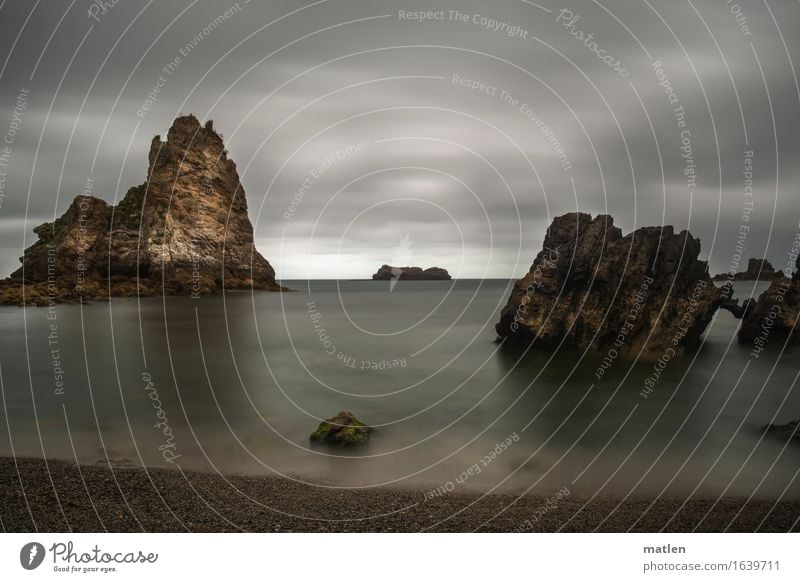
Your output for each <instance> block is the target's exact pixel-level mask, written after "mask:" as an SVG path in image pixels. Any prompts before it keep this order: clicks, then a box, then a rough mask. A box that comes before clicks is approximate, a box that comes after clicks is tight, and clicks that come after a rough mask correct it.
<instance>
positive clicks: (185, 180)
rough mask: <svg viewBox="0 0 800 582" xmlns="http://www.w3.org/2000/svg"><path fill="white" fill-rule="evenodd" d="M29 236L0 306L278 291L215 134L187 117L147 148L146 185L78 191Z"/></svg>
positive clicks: (0, 289)
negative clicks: (105, 192)
mask: <svg viewBox="0 0 800 582" xmlns="http://www.w3.org/2000/svg"><path fill="white" fill-rule="evenodd" d="M34 232H35V233H36V234H37V235H38V236H39V240H38V242H36V243H35V244H34V245H33V246H31V247H29V248H28V249H26V250H25V253H24V256H23V257H22V258H21V259H20V261H21V262H22V263H23V266H22V267H21V268H20V269H19V270H18V271H16V272H15V273H13V274H12V275H11V278H10V279H7V280H5V281H3V282H2V284H0V302H2V303H21V302H22V301H23V300H22V295H23V289H24V293H25V301H26V302H28V303H34V304H42V303H46V302H53V301H69V300H77V299H78V298H79V297H83V298H87V299H99V298H106V297H109V296H130V295H136V294H140V295H154V294H160V293H166V294H178V295H181V294H185V295H189V294H207V293H216V292H219V291H221V290H222V289H244V288H246V289H251V288H254V289H266V290H279V289H280V287H279V286H278V285H277V284H276V282H275V272H274V270H273V269H272V267H271V266H270V264H269V263H268V262H267V260H266V259H265V258H264V257H262V256H261V255H260V254H259V253H258V251H257V250H256V249H255V247H254V243H253V226H252V224H251V223H250V219H249V217H248V213H247V200H246V199H245V193H244V189H243V188H242V185H241V183H240V182H239V174H238V172H237V171H236V164H235V163H234V162H233V161H232V160H230V159H228V153H227V151H226V150H225V146H224V144H223V142H222V137H221V136H220V135H219V134H218V133H216V132H215V131H214V129H213V126H212V123H211V122H208V123H207V124H206V125H205V127H203V126H201V125H200V122H199V121H198V120H197V119H196V118H195V117H194V116H192V115H189V116H186V117H179V118H178V119H176V120H175V122H174V123H173V125H172V127H171V128H170V130H169V133H168V134H167V140H166V141H161V138H160V137H159V136H156V137H155V138H154V139H153V141H152V144H151V146H150V155H149V167H148V172H147V181H146V182H145V183H144V184H142V185H140V186H136V187H134V188H131V189H130V190H129V191H128V193H127V194H126V196H125V197H124V199H123V200H122V201H121V202H120V203H119V204H118V205H117V206H116V207H113V206H110V205H108V204H106V203H105V202H104V201H103V200H100V199H98V198H94V197H91V196H78V197H77V198H76V199H75V200H74V202H73V203H72V205H71V206H70V207H69V209H67V211H66V212H65V213H64V215H63V216H61V218H59V219H58V220H56V221H55V222H54V223H47V224H43V225H41V226H39V227H37V228H36V229H34Z"/></svg>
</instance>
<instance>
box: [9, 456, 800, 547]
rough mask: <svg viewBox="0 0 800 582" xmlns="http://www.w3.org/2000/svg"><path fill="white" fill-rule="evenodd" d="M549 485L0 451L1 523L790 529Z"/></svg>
mask: <svg viewBox="0 0 800 582" xmlns="http://www.w3.org/2000/svg"><path fill="white" fill-rule="evenodd" d="M556 496H557V492H553V494H552V495H549V496H541V495H525V496H523V497H521V498H519V499H517V496H513V495H505V494H497V495H495V494H492V495H486V496H481V495H480V494H475V493H447V494H445V495H442V496H439V497H434V498H432V499H426V497H427V496H426V495H425V491H423V490H415V489H387V488H370V489H339V488H325V487H317V486H309V485H303V484H301V483H297V482H295V481H291V480H289V479H283V478H273V477H253V476H221V475H217V474H211V473H193V472H185V471H180V470H169V469H149V468H148V469H146V470H145V469H141V468H137V469H117V468H115V469H114V470H113V471H112V470H111V469H110V468H109V467H108V466H103V467H99V466H80V467H79V466H77V465H74V464H70V463H66V462H63V461H52V460H51V461H47V462H45V461H43V460H41V459H16V460H15V459H13V458H7V457H3V458H0V525H2V529H3V531H6V532H33V531H47V532H67V531H74V532H102V531H109V532H142V531H144V532H186V531H191V532H229V531H230V532H238V531H247V532H423V531H425V532H471V531H483V532H515V531H531V532H553V531H565V532H591V531H603V532H624V531H638V532H658V531H667V532H689V531H702V532H720V531H732V532H754V531H763V532H787V531H800V526H798V521H800V502H795V501H781V502H778V503H773V502H770V501H751V502H749V503H748V502H746V500H738V499H722V500H720V501H717V502H715V501H714V500H699V499H692V500H689V501H687V502H686V503H685V505H683V504H684V500H680V499H658V500H655V501H654V500H653V499H650V498H641V497H640V498H635V499H633V498H629V499H628V500H626V501H624V502H620V500H619V499H615V498H608V497H604V498H596V499H594V500H592V501H591V502H588V500H587V499H580V498H577V497H574V496H570V495H562V499H556ZM548 500H550V503H549V507H548ZM587 502H588V503H587ZM682 505H683V506H682Z"/></svg>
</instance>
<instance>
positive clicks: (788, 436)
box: [761, 420, 800, 442]
mask: <svg viewBox="0 0 800 582" xmlns="http://www.w3.org/2000/svg"><path fill="white" fill-rule="evenodd" d="M761 432H763V433H764V434H768V435H772V436H776V437H778V438H780V439H783V440H787V441H788V440H792V439H795V440H797V441H798V442H800V420H793V421H792V422H789V423H787V424H768V425H767V426H765V427H763V428H762V429H761Z"/></svg>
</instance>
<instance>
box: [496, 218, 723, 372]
mask: <svg viewBox="0 0 800 582" xmlns="http://www.w3.org/2000/svg"><path fill="white" fill-rule="evenodd" d="M699 254H700V241H699V240H698V239H695V238H694V237H692V236H691V234H689V232H687V231H683V232H680V233H678V234H676V233H675V232H674V229H673V228H672V227H671V226H664V227H656V226H650V227H644V228H639V229H637V230H636V231H634V232H632V233H630V234H628V235H627V236H623V235H622V232H621V231H620V229H619V228H616V227H615V226H614V221H613V218H611V217H610V216H605V215H600V216H597V217H595V218H594V219H593V218H592V217H591V216H590V215H589V214H584V213H571V214H566V215H564V216H560V217H558V218H556V219H555V220H553V223H552V224H551V225H550V227H549V228H548V230H547V234H546V236H545V240H544V248H543V249H542V251H541V252H540V253H539V254H538V255H537V257H536V260H535V261H534V263H533V265H532V266H531V269H530V271H529V272H528V274H527V275H525V277H523V278H522V279H520V280H519V281H517V283H516V284H515V286H514V289H513V291H512V293H511V297H510V298H509V300H508V303H507V304H506V306H505V307H504V308H503V310H502V313H501V318H500V322H499V323H498V324H497V325H496V331H497V334H498V339H499V340H505V341H506V342H510V343H519V344H524V345H528V344H531V343H533V344H534V345H535V346H541V347H545V348H550V349H553V348H557V347H560V346H565V347H571V348H577V349H581V350H584V349H594V350H598V351H599V350H602V351H604V352H608V353H611V352H613V355H614V357H617V356H621V355H623V354H626V353H633V354H639V353H640V352H641V354H642V357H645V358H651V359H657V358H662V357H673V356H676V355H679V354H681V353H682V352H683V351H684V350H685V349H687V348H688V347H689V346H692V345H694V344H696V343H697V342H698V340H699V339H700V337H701V336H702V334H703V332H704V331H705V329H706V327H707V325H708V324H709V323H710V321H711V319H712V317H713V315H714V313H715V312H716V310H717V309H718V308H719V307H720V306H721V305H722V303H724V302H725V300H724V299H723V297H722V295H721V291H720V290H719V289H717V288H716V287H715V286H714V284H713V283H712V282H711V277H710V276H709V274H708V268H707V264H706V263H705V262H704V261H700V260H698V256H699ZM731 303H733V304H734V305H735V302H731Z"/></svg>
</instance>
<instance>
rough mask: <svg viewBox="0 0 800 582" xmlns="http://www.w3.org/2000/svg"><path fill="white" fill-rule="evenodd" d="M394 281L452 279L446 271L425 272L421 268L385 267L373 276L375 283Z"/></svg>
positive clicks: (433, 268)
mask: <svg viewBox="0 0 800 582" xmlns="http://www.w3.org/2000/svg"><path fill="white" fill-rule="evenodd" d="M392 279H403V280H409V281H449V280H451V279H452V277H450V273H448V272H447V270H446V269H441V268H439V267H430V268H429V269H425V270H423V269H422V268H420V267H392V266H390V265H383V266H382V267H381V268H380V269H378V272H377V273H375V274H374V275H373V276H372V280H373V281H391V280H392Z"/></svg>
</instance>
